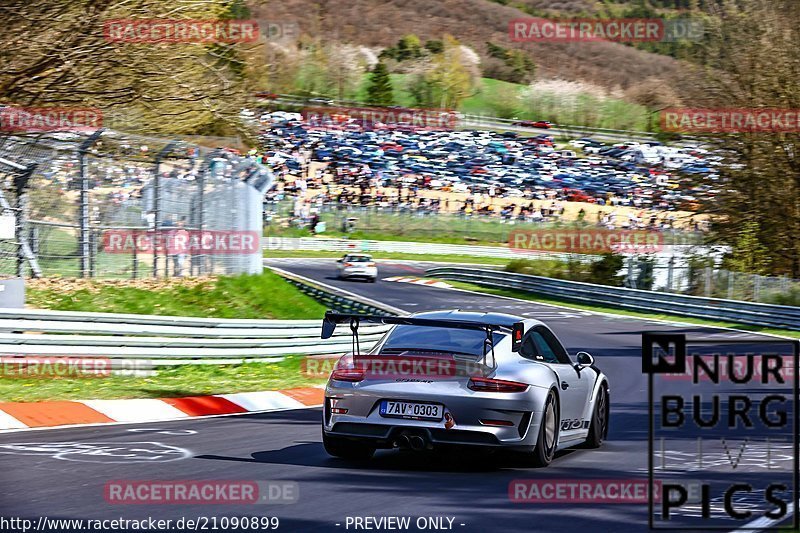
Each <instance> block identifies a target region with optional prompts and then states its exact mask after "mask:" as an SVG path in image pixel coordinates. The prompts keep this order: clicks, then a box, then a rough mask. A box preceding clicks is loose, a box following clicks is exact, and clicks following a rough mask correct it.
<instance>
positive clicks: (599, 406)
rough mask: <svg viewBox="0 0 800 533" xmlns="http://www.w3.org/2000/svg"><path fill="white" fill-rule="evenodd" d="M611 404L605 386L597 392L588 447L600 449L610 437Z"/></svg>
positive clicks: (587, 442) (587, 440)
mask: <svg viewBox="0 0 800 533" xmlns="http://www.w3.org/2000/svg"><path fill="white" fill-rule="evenodd" d="M610 407H611V404H610V402H609V401H608V389H606V386H605V385H601V386H600V390H599V391H598V392H597V400H595V404H594V412H593V413H592V423H591V425H590V426H589V436H588V437H587V438H586V446H587V447H589V448H599V447H600V446H602V445H603V441H604V440H605V439H606V437H607V436H608V415H609V412H610Z"/></svg>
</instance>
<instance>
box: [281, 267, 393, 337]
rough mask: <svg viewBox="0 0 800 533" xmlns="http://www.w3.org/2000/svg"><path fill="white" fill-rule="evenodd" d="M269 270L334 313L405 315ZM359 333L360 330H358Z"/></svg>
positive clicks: (314, 283)
mask: <svg viewBox="0 0 800 533" xmlns="http://www.w3.org/2000/svg"><path fill="white" fill-rule="evenodd" d="M269 268H270V269H272V270H273V271H274V272H275V273H276V274H278V275H280V276H282V277H283V278H285V279H286V280H287V281H288V282H289V283H291V284H292V285H294V286H296V287H297V288H298V289H300V291H302V292H303V293H305V294H307V295H309V296H311V297H312V298H314V299H315V300H317V301H319V302H321V303H323V304H325V305H326V306H327V307H328V308H329V309H332V310H334V311H337V312H342V313H362V314H383V315H385V314H389V315H394V316H398V315H405V314H407V313H406V312H405V311H403V310H402V309H399V308H397V307H392V306H391V305H388V304H384V303H382V302H378V301H376V300H371V299H369V298H365V297H363V296H359V295H356V294H353V293H351V292H348V291H344V290H341V289H337V288H336V287H333V286H331V285H327V284H325V283H321V282H319V281H315V280H312V279H309V278H306V277H304V276H298V275H297V274H294V273H292V272H287V271H286V270H283V269H280V268H277V267H274V266H270V267H269ZM359 331H362V330H361V329H359Z"/></svg>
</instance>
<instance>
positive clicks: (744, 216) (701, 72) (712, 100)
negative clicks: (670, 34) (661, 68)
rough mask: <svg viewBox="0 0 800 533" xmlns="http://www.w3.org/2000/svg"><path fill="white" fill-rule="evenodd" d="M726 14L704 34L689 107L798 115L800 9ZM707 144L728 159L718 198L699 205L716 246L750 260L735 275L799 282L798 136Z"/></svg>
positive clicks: (734, 9)
mask: <svg viewBox="0 0 800 533" xmlns="http://www.w3.org/2000/svg"><path fill="white" fill-rule="evenodd" d="M723 7H724V12H723V13H722V16H721V20H722V24H721V25H720V26H719V28H715V29H714V31H712V32H709V33H708V35H707V43H706V45H705V46H704V49H703V58H704V60H705V61H706V64H705V65H704V66H703V68H698V69H697V73H696V76H695V77H694V78H693V84H692V86H691V88H690V94H689V95H688V97H690V98H692V107H710V108H715V107H721V108H754V107H761V108H779V109H797V108H800V84H798V83H797V79H798V77H800V62H798V61H797V43H798V42H800V4H798V3H797V2H796V1H794V0H752V1H751V2H747V3H744V4H741V7H740V5H739V4H737V3H735V2H726V3H725V4H724V6H723ZM754 20H757V21H758V24H753V21H754ZM703 137H704V140H705V141H707V142H708V143H709V144H710V145H711V147H712V148H713V149H714V150H715V151H716V152H717V153H719V154H720V155H722V156H723V157H724V159H723V161H722V166H721V170H720V172H719V180H718V182H717V183H716V184H714V185H713V186H714V187H716V188H717V189H718V190H719V192H718V193H717V194H716V196H715V197H714V198H713V199H712V200H711V201H709V202H706V203H705V204H704V205H703V206H702V209H703V210H704V211H705V212H706V213H709V214H710V215H712V217H713V218H712V220H713V223H712V226H711V227H712V232H713V235H712V238H713V240H714V242H722V243H726V244H729V245H731V246H732V247H733V254H732V255H733V256H734V257H737V256H739V255H740V254H741V255H742V256H743V257H746V258H748V259H747V260H746V261H744V262H743V263H740V264H739V265H738V266H737V268H748V269H753V270H754V271H755V272H759V271H760V272H762V273H770V274H789V275H791V276H792V277H795V278H798V277H800V135H798V134H797V133H786V132H739V133H735V134H715V135H706V136H703ZM755 243H758V244H759V245H760V247H763V250H758V249H756V248H754V244H755ZM754 250H755V251H756V253H755V254H753V251H754ZM765 250H769V252H768V254H765V253H764V251H765ZM762 261H765V262H766V263H767V264H766V265H762V264H761V262H762Z"/></svg>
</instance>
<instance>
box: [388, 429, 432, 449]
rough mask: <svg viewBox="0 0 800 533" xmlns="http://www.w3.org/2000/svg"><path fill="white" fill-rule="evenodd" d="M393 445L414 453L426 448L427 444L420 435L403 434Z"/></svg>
mask: <svg viewBox="0 0 800 533" xmlns="http://www.w3.org/2000/svg"><path fill="white" fill-rule="evenodd" d="M395 444H396V445H397V446H398V447H400V448H407V449H411V450H414V451H415V452H421V451H422V450H424V449H425V448H427V447H428V443H427V442H426V441H425V439H424V438H422V437H421V436H420V435H414V434H409V433H403V434H402V435H400V437H398V439H397V441H396V442H395Z"/></svg>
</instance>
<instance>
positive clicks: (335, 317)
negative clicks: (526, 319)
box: [321, 311, 525, 352]
mask: <svg viewBox="0 0 800 533" xmlns="http://www.w3.org/2000/svg"><path fill="white" fill-rule="evenodd" d="M361 322H369V323H373V324H390V325H404V326H428V327H433V328H454V329H471V330H475V331H485V332H486V333H487V335H490V334H491V333H492V332H493V331H508V332H510V333H511V349H512V350H513V351H515V352H517V351H519V348H520V346H521V345H522V337H523V334H524V332H525V325H524V324H523V323H522V322H514V323H513V324H512V325H511V326H508V325H501V324H483V323H480V322H472V321H469V320H447V319H440V318H417V317H408V316H384V315H356V314H349V313H334V312H332V311H327V312H326V313H325V318H323V319H322V335H321V337H322V338H323V339H329V338H331V336H333V332H334V331H335V330H336V325H337V324H349V325H350V330H351V331H352V332H353V334H354V335H357V334H358V325H359V324H360V323H361Z"/></svg>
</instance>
